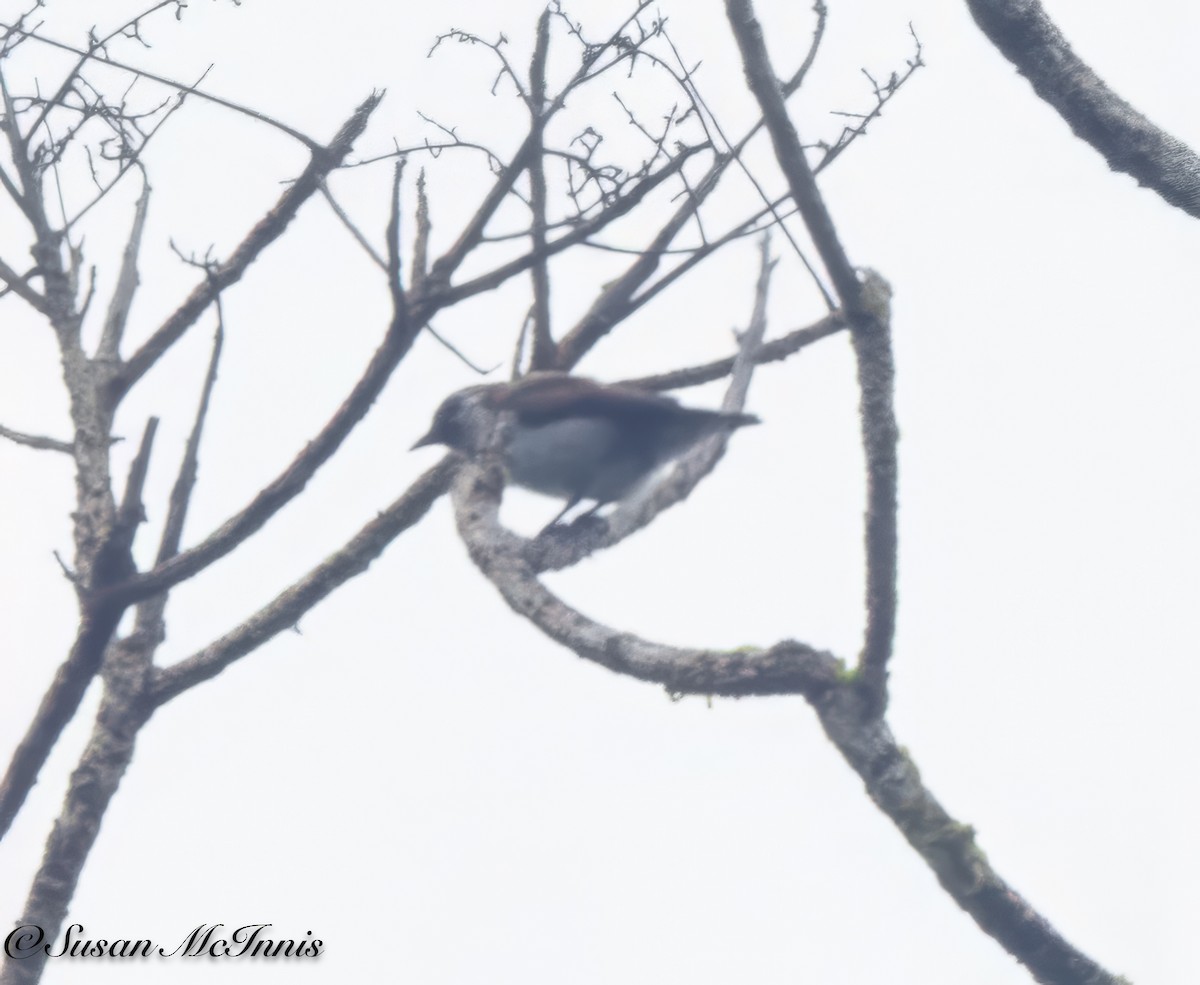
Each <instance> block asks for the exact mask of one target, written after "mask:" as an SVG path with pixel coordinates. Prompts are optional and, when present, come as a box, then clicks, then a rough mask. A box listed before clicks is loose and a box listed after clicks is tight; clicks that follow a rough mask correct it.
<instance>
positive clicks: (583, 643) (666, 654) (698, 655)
mask: <svg viewBox="0 0 1200 985" xmlns="http://www.w3.org/2000/svg"><path fill="white" fill-rule="evenodd" d="M502 489H503V475H502V470H501V469H500V468H499V466H498V465H491V466H489V465H486V464H483V465H481V464H478V463H476V462H466V463H464V464H463V466H462V468H461V470H460V471H459V474H458V477H457V478H456V480H455V482H454V486H453V488H452V494H453V496H454V505H455V515H456V519H457V522H458V531H459V535H460V536H461V537H462V538H463V541H464V542H465V543H466V545H467V550H468V552H469V553H470V555H471V560H472V561H474V562H475V564H476V566H477V567H478V568H479V570H480V571H482V572H483V574H484V575H486V576H487V578H488V580H489V581H491V582H492V584H493V585H495V586H496V588H497V589H498V590H499V591H500V594H501V596H502V597H503V598H504V601H505V602H507V603H508V605H509V607H510V608H511V609H512V610H513V611H514V612H516V613H517V614H518V615H521V616H524V617H525V618H526V619H528V620H529V621H530V622H532V623H533V624H534V625H535V626H537V628H538V629H539V630H541V631H542V632H543V633H544V634H545V635H547V636H549V637H550V638H551V639H552V640H554V641H555V642H557V643H561V644H562V645H563V646H566V647H568V648H569V649H571V650H574V651H575V653H577V654H579V656H581V657H584V658H585V659H587V660H591V661H593V662H595V663H598V664H600V666H602V667H607V668H608V669H609V670H613V671H616V672H617V673H621V674H627V675H629V676H631V677H635V678H637V679H638V680H642V681H648V682H651V683H655V684H662V685H664V686H665V687H666V688H667V689H668V690H669V691H671V692H673V693H676V694H713V695H725V696H729V697H744V696H747V695H753V694H757V695H764V694H798V693H809V692H812V693H814V694H815V693H820V692H822V691H824V690H825V689H827V688H828V687H830V686H832V685H833V684H834V682H835V681H836V680H837V677H838V674H839V673H840V670H839V667H840V665H839V664H838V662H837V661H836V660H835V659H834V658H833V657H831V656H830V655H829V654H828V653H824V652H821V651H819V650H814V649H812V648H811V647H809V646H807V645H805V644H803V643H796V642H792V641H788V642H784V643H780V644H778V645H776V646H774V647H771V648H770V649H767V650H759V649H750V648H747V649H745V650H736V651H720V650H694V649H680V648H677V647H670V646H663V645H662V644H658V643H652V642H650V641H648V640H644V639H641V638H640V637H637V636H635V635H633V634H632V633H625V632H622V631H620V630H617V629H612V628H610V627H608V626H603V625H601V624H600V623H597V622H594V621H593V620H591V619H588V618H587V617H586V616H584V615H583V614H582V613H580V612H577V611H576V610H574V609H572V608H571V607H570V606H568V605H566V603H564V602H563V601H562V600H561V599H559V598H558V597H557V596H555V595H554V594H553V593H551V592H550V591H549V590H548V589H547V588H546V587H545V586H544V585H543V584H542V583H541V582H540V581H538V579H537V576H536V575H535V573H534V571H533V568H532V567H531V566H530V564H529V562H528V560H526V557H525V551H524V544H525V541H524V540H523V539H522V538H520V537H517V536H516V535H515V534H512V533H510V532H509V531H507V530H505V529H504V528H503V527H502V526H500V522H499V517H498V509H499V505H500V493H501V491H502Z"/></svg>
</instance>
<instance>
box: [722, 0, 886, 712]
mask: <svg viewBox="0 0 1200 985" xmlns="http://www.w3.org/2000/svg"><path fill="white" fill-rule="evenodd" d="M725 10H726V13H727V15H728V18H729V23H730V25H731V26H732V28H733V34H734V38H735V40H736V41H737V44H738V48H739V49H740V50H741V53H742V64H743V65H744V67H745V70H746V81H747V84H748V85H749V87H750V91H751V92H752V93H753V94H754V97H755V99H756V100H757V101H758V104H759V106H760V108H761V109H762V111H763V119H764V121H765V123H766V127H767V132H768V133H769V134H770V135H771V142H772V144H773V145H774V148H775V156H776V159H777V160H778V161H779V167H780V169H781V170H782V171H783V174H784V177H785V178H786V179H787V183H788V187H789V188H790V189H791V192H792V199H793V201H795V203H796V206H797V208H798V209H799V210H800V214H801V216H803V218H804V223H805V225H806V226H807V227H808V231H809V235H810V236H811V237H812V240H813V243H814V244H815V245H816V247H817V252H818V253H819V254H820V256H821V260H822V262H823V263H824V264H825V268H826V270H828V271H829V276H830V279H831V280H832V281H833V284H834V288H835V289H836V291H837V293H838V298H839V300H840V301H841V306H842V309H843V311H844V312H845V313H846V316H847V319H848V320H849V323H850V329H851V335H852V339H853V340H854V352H855V357H856V359H857V362H858V376H859V386H860V390H861V402H860V409H861V417H862V435H863V449H864V452H865V455H866V463H867V523H866V531H865V536H864V540H865V546H866V555H867V591H866V603H867V627H866V632H865V635H864V641H863V650H862V656H861V660H860V664H859V669H860V671H861V675H860V676H861V680H860V683H861V684H862V685H863V686H864V687H865V688H866V690H867V691H868V692H869V693H870V694H871V695H872V696H873V697H872V701H873V706H874V707H875V708H876V710H877V712H878V713H880V714H882V712H883V709H884V708H885V707H886V706H887V663H888V660H889V659H890V657H891V653H892V644H893V641H894V638H895V625H896V577H897V568H898V561H897V556H898V555H897V534H896V507H897V493H896V488H897V481H898V480H897V472H898V458H897V454H896V442H897V440H898V437H899V431H898V428H897V427H896V418H895V410H894V408H893V402H892V378H893V376H894V368H893V365H892V353H891V337H890V327H889V323H888V311H889V309H888V298H890V295H891V289H890V288H888V287H887V285H886V282H884V281H883V279H882V278H879V277H876V279H875V280H874V281H873V282H872V284H871V286H870V288H869V289H868V287H867V286H866V285H864V283H863V282H862V281H860V280H859V277H858V275H857V273H856V272H855V270H854V267H853V265H852V264H851V263H850V259H849V257H847V255H846V252H845V250H844V249H843V248H842V244H841V242H840V240H839V237H838V235H837V230H836V228H835V227H834V224H833V218H832V217H831V216H830V214H829V210H828V209H827V208H826V206H825V202H824V199H823V198H822V196H821V192H820V189H819V188H818V187H817V182H816V179H815V177H814V176H813V172H812V169H811V168H810V167H809V166H808V161H807V159H806V158H805V156H804V150H803V146H802V144H801V141H800V135H799V134H798V133H797V132H796V128H795V127H794V126H793V125H792V122H791V120H790V119H789V118H788V115H787V109H786V107H785V105H784V101H783V92H782V90H781V88H780V85H779V81H778V78H777V77H776V75H775V71H774V69H773V68H772V67H771V62H770V59H769V58H768V56H767V49H766V45H765V43H764V42H763V35H762V27H761V25H760V24H759V23H758V20H757V19H756V18H755V16H754V10H753V7H752V6H751V3H750V0H725Z"/></svg>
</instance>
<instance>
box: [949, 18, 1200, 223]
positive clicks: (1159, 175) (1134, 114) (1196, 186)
mask: <svg viewBox="0 0 1200 985" xmlns="http://www.w3.org/2000/svg"><path fill="white" fill-rule="evenodd" d="M967 6H968V7H969V8H970V9H971V14H972V16H974V18H975V23H976V24H978V25H979V27H980V29H981V30H982V31H983V33H984V34H986V35H987V37H988V39H989V40H990V41H991V42H992V44H994V45H995V46H996V47H997V48H999V49H1000V53H1001V54H1003V55H1004V57H1005V58H1007V59H1008V60H1009V61H1010V62H1012V63H1013V64H1014V65H1015V66H1016V67H1017V71H1018V72H1020V73H1021V74H1022V75H1024V76H1025V77H1026V78H1027V79H1028V80H1029V81H1030V83H1031V84H1032V85H1033V89H1034V92H1036V93H1037V94H1038V95H1039V96H1040V97H1041V98H1042V99H1044V100H1045V101H1046V102H1048V103H1049V104H1050V105H1051V106H1053V107H1054V109H1055V110H1057V111H1058V114H1059V115H1060V116H1061V117H1062V118H1063V119H1064V120H1066V121H1067V124H1068V125H1069V126H1070V127H1071V130H1072V131H1074V133H1075V136H1077V137H1079V138H1080V139H1082V140H1086V141H1087V142H1088V143H1089V144H1091V145H1092V146H1093V147H1094V148H1095V149H1096V150H1098V151H1099V152H1100V154H1101V155H1103V157H1104V159H1105V160H1106V161H1107V162H1108V166H1109V167H1110V168H1112V169H1113V170H1114V171H1124V172H1125V173H1126V174H1130V175H1132V176H1133V177H1134V178H1136V179H1137V181H1138V184H1140V185H1145V186H1147V187H1149V188H1152V189H1154V191H1156V192H1157V193H1158V194H1159V196H1160V197H1161V198H1163V199H1164V200H1165V201H1166V202H1169V203H1170V204H1171V205H1174V206H1175V207H1176V208H1180V209H1182V210H1183V211H1184V212H1186V213H1187V214H1188V215H1191V216H1196V217H1197V218H1200V156H1198V155H1197V154H1196V152H1195V151H1193V150H1192V149H1191V148H1190V147H1188V146H1187V144H1185V143H1183V141H1181V140H1179V139H1177V138H1176V137H1173V136H1171V135H1170V134H1169V133H1167V132H1166V131H1164V130H1162V129H1161V128H1159V127H1157V126H1155V125H1154V124H1153V123H1152V122H1151V121H1150V120H1148V119H1147V118H1146V117H1145V116H1143V115H1142V114H1141V113H1139V112H1138V111H1137V110H1136V109H1134V108H1133V107H1132V106H1130V105H1129V103H1127V102H1125V100H1123V99H1122V98H1121V97H1120V96H1118V95H1117V94H1116V93H1115V92H1113V91H1112V90H1111V89H1110V88H1109V87H1108V86H1107V85H1106V84H1105V83H1104V80H1103V79H1101V78H1100V77H1099V76H1098V75H1096V73H1095V72H1093V71H1092V69H1091V68H1090V67H1089V66H1088V65H1087V64H1086V63H1085V62H1084V61H1083V60H1082V59H1081V58H1080V57H1079V56H1078V55H1076V54H1075V52H1074V51H1073V50H1072V49H1071V46H1070V44H1068V43H1067V39H1066V38H1064V37H1063V36H1062V33H1061V32H1060V31H1059V30H1058V28H1057V27H1055V25H1054V22H1053V21H1051V20H1050V18H1049V17H1048V16H1047V15H1046V12H1045V11H1044V10H1043V9H1042V5H1041V4H1040V3H1039V2H1038V0H967Z"/></svg>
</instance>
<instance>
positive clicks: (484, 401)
mask: <svg viewBox="0 0 1200 985" xmlns="http://www.w3.org/2000/svg"><path fill="white" fill-rule="evenodd" d="M503 414H508V415H510V420H511V424H510V429H509V431H508V434H507V437H506V439H505V440H504V444H503V447H502V458H503V462H504V466H505V469H506V470H507V472H508V477H509V479H510V481H512V482H513V483H515V484H516V485H518V486H524V487H525V488H526V489H532V490H534V491H535V492H540V493H544V494H546V495H548V496H560V497H565V498H566V500H567V505H566V506H565V507H563V510H562V512H560V513H559V514H558V516H556V517H555V518H554V520H552V521H551V524H550V525H551V526H553V524H555V523H557V522H558V521H559V520H561V519H562V518H563V517H564V516H565V515H566V514H567V513H568V512H569V511H570V510H571V508H572V507H573V506H575V505H576V504H577V503H579V502H580V501H582V500H585V499H588V500H594V501H595V503H596V505H595V506H594V507H593V508H592V509H591V510H590V511H589V513H594V512H595V511H596V510H597V509H599V508H600V507H601V506H603V505H604V504H605V503H611V502H613V501H615V500H619V499H623V498H624V497H625V496H627V495H628V494H629V493H630V492H632V491H633V490H634V489H635V488H636V487H637V486H638V484H639V483H641V482H642V481H643V480H644V479H646V478H647V477H649V476H650V475H651V474H652V473H653V472H654V471H655V470H657V469H658V468H659V467H660V466H662V465H665V464H666V463H667V462H669V461H670V460H671V459H673V458H677V457H678V456H679V455H682V454H683V453H684V452H686V451H687V450H688V449H689V448H690V447H691V446H692V445H694V444H695V443H696V442H698V441H699V440H700V439H702V438H707V437H708V436H709V435H713V434H717V433H720V432H730V431H733V430H734V429H735V428H740V427H742V426H744V425H746V424H757V423H758V418H757V417H755V416H754V415H753V414H726V413H723V412H721V411H715V410H697V409H695V408H692V407H683V406H680V405H679V404H678V403H676V402H675V401H674V400H672V399H671V398H670V397H664V396H662V395H661V394H658V393H654V392H651V391H649V390H639V389H637V388H636V387H631V386H622V385H620V384H603V383H596V382H594V381H593V380H587V379H583V378H582V377H578V376H569V375H567V374H566V373H551V372H539V373H531V374H529V375H528V376H526V377H524V378H523V379H521V380H517V381H515V382H513V383H493V384H491V385H486V386H473V387H468V388H467V389H465V390H459V391H458V392H457V393H452V394H451V395H450V396H448V397H447V398H446V399H445V400H444V401H442V405H441V406H440V407H439V408H438V409H437V413H435V414H434V417H433V425H432V426H431V427H430V429H429V433H428V434H426V435H425V436H424V437H423V438H421V439H420V440H419V441H418V442H417V443H416V444H415V445H413V448H421V447H423V446H425V445H446V446H448V447H450V448H453V449H456V450H457V451H461V452H463V453H464V454H466V455H468V456H470V455H473V454H476V453H478V452H479V451H481V450H482V449H483V446H484V445H485V443H486V442H487V440H488V437H489V436H490V435H491V433H492V429H493V428H494V427H495V425H496V421H497V418H498V417H499V416H500V415H503Z"/></svg>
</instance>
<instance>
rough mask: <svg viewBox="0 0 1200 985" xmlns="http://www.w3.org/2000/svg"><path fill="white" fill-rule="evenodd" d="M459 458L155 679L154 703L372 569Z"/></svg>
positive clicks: (444, 483) (441, 487)
mask: <svg viewBox="0 0 1200 985" xmlns="http://www.w3.org/2000/svg"><path fill="white" fill-rule="evenodd" d="M458 466H459V459H458V458H457V456H453V455H447V456H446V457H445V458H443V459H442V461H440V462H439V463H438V464H437V465H435V466H434V467H433V468H431V469H430V470H429V471H427V472H426V473H424V475H422V476H421V477H420V478H418V479H417V480H416V482H414V483H413V484H412V485H411V486H410V487H409V488H408V489H407V490H405V492H404V495H402V496H401V497H400V498H399V499H397V500H396V501H395V502H394V503H392V505H391V506H389V507H388V508H387V509H386V510H384V511H383V512H382V513H380V514H379V516H377V517H376V518H375V519H373V520H372V521H371V522H370V523H368V524H367V525H366V526H364V527H363V528H362V529H361V530H360V531H359V532H358V533H357V534H355V535H354V536H353V537H352V538H351V539H350V540H348V541H347V542H346V544H345V546H343V547H341V548H339V549H338V550H337V551H335V552H334V553H333V554H331V555H330V556H329V557H328V558H326V559H325V560H324V561H322V562H321V563H320V564H319V565H317V566H316V567H315V568H313V569H312V570H311V571H310V572H308V573H307V574H306V575H304V577H303V578H300V579H299V580H298V581H296V582H295V583H294V584H292V585H291V586H290V587H288V588H287V589H285V590H284V591H283V592H281V593H280V594H279V595H277V596H276V597H275V598H274V599H273V600H272V601H271V602H270V603H268V604H267V605H265V606H264V607H263V608H262V609H260V610H259V611H258V612H256V613H255V614H254V615H252V616H251V617H250V618H248V619H247V620H246V621H245V622H243V623H242V624H241V625H240V626H238V627H237V628H236V629H233V630H231V631H230V632H228V633H226V634H225V635H224V636H222V637H221V638H220V639H219V640H216V641H215V642H213V643H211V644H209V645H208V646H206V647H205V648H204V649H203V650H200V651H198V652H197V653H195V654H193V655H192V656H190V657H188V658H187V659H186V660H181V661H180V662H179V663H177V664H175V665H173V666H171V667H167V668H165V669H163V670H160V671H159V672H158V673H157V674H156V675H155V680H154V686H153V691H152V699H153V702H154V704H155V705H156V706H157V705H161V704H164V703H165V702H167V701H170V700H171V699H172V698H174V697H176V696H177V695H179V694H182V693H183V692H184V691H186V690H187V689H188V688H191V687H195V686H196V685H197V684H199V683H201V682H202V681H206V680H209V679H210V678H213V677H215V676H216V675H217V674H219V673H220V672H221V671H222V670H224V669H225V668H226V667H228V666H229V665H230V664H231V663H233V662H234V661H235V660H237V659H239V658H240V657H244V656H245V655H246V654H248V653H251V652H253V651H254V650H255V649H257V648H258V647H259V646H261V645H262V644H263V643H265V642H266V641H267V640H269V639H270V638H271V637H272V636H275V635H276V634H277V633H279V632H281V631H283V630H285V629H288V628H289V627H291V626H294V625H295V624H296V621H297V620H298V619H299V618H300V617H301V616H302V615H304V613H306V612H308V611H309V610H310V609H312V607H313V606H315V605H316V604H317V603H318V602H320V601H321V600H322V599H324V598H325V597H326V596H328V595H329V594H330V593H332V592H333V591H334V590H335V589H337V588H338V587H339V586H341V585H342V584H344V583H345V582H346V581H347V580H348V579H350V578H352V577H354V576H355V575H359V574H362V573H363V572H364V571H366V570H367V568H368V566H369V565H370V564H371V562H372V561H374V560H375V558H377V557H379V555H380V554H382V553H383V550H384V548H386V547H387V546H388V544H390V543H391V542H392V541H393V540H395V539H396V537H397V536H399V535H400V534H401V533H402V532H403V531H405V530H407V529H408V528H409V527H411V526H412V525H413V524H415V523H416V522H417V521H418V520H420V519H421V517H423V516H424V515H425V513H426V512H427V511H428V509H429V507H430V506H432V505H433V503H434V502H435V501H436V500H437V499H438V498H439V497H440V496H441V495H442V494H443V493H444V492H445V491H446V490H447V488H449V485H450V481H451V479H452V478H453V477H454V474H455V472H456V471H457V470H458Z"/></svg>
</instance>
